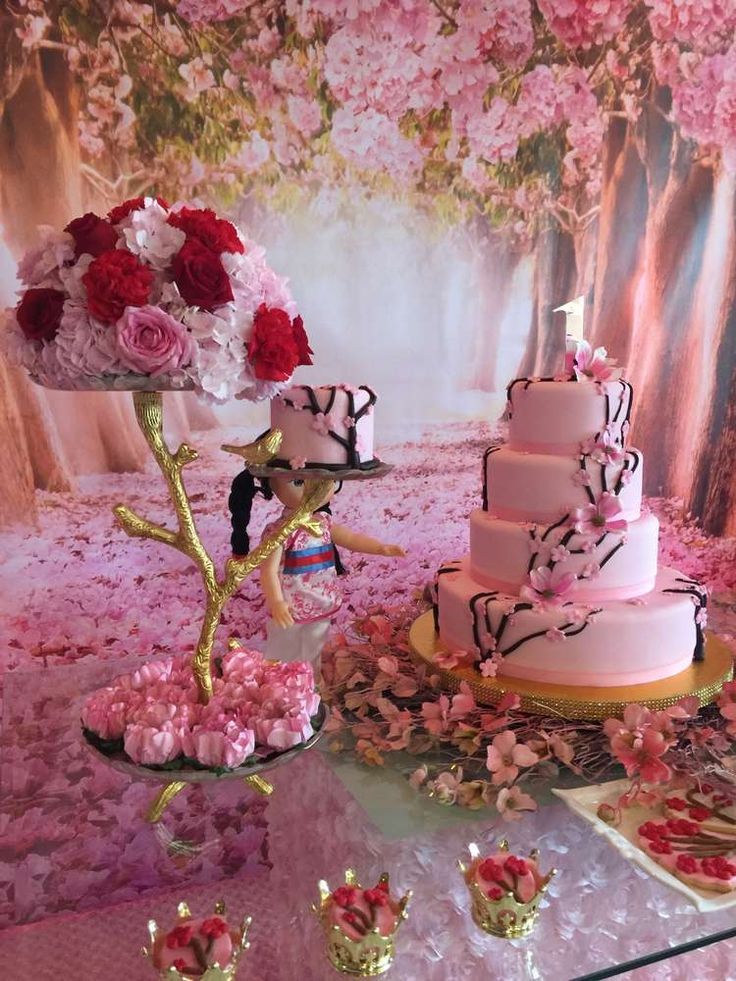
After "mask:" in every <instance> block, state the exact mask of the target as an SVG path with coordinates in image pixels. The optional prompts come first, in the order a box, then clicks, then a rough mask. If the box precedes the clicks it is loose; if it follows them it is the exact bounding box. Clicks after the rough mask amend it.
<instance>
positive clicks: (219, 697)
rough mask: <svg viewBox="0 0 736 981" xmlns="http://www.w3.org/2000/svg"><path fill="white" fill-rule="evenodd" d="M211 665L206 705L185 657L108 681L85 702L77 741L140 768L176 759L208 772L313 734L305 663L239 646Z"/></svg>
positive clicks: (312, 699)
mask: <svg viewBox="0 0 736 981" xmlns="http://www.w3.org/2000/svg"><path fill="white" fill-rule="evenodd" d="M217 664H218V666H219V670H218V671H217V672H216V673H215V676H214V677H213V695H212V698H211V700H210V701H209V703H208V704H207V705H202V704H201V703H200V702H199V700H198V691H197V686H196V684H195V681H194V677H193V675H192V670H191V658H190V656H189V655H180V656H177V657H169V658H164V659H163V660H161V661H156V662H153V663H150V664H145V665H143V667H141V668H140V669H139V670H137V671H134V672H133V673H131V674H126V675H122V676H121V677H119V678H116V679H115V681H114V682H113V683H112V684H111V685H110V686H108V687H107V688H102V689H99V690H98V691H96V692H94V693H93V694H92V695H90V697H89V698H88V699H87V701H86V702H85V704H84V707H83V709H82V726H83V728H84V730H85V735H86V736H87V738H88V739H89V741H90V742H91V743H92V744H93V745H95V746H97V748H99V749H101V750H102V751H103V752H105V753H107V754H108V755H111V754H116V753H119V752H122V753H124V755H125V756H126V757H127V758H128V759H129V760H130V761H132V762H133V763H136V764H139V765H142V766H162V765H164V764H169V763H171V762H172V761H175V760H178V759H181V761H182V765H183V766H187V767H194V768H198V767H199V768H208V769H209V768H215V769H234V768H236V767H240V766H243V765H244V764H245V763H246V762H247V761H248V760H249V758H250V757H252V756H254V755H256V756H261V757H262V756H265V755H270V754H271V753H273V752H282V751H285V750H288V749H292V748H293V747H295V746H298V745H300V744H301V743H304V742H306V740H308V739H309V738H310V737H311V736H312V735H313V733H314V729H313V725H312V722H313V720H314V717H315V715H317V713H318V711H319V708H320V697H319V695H318V694H317V692H316V690H315V685H314V674H313V671H312V667H311V665H310V664H307V663H305V662H295V663H290V664H287V663H282V662H269V661H266V660H265V659H264V657H263V655H262V654H261V653H260V652H259V651H251V650H246V649H245V648H242V647H236V648H234V649H232V650H230V651H228V653H227V654H225V656H224V657H223V658H222V659H221V660H220V661H218V662H217Z"/></svg>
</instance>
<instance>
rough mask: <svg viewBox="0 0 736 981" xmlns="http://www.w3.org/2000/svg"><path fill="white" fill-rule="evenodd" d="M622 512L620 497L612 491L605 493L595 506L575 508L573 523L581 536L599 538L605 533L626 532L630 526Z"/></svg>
mask: <svg viewBox="0 0 736 981" xmlns="http://www.w3.org/2000/svg"><path fill="white" fill-rule="evenodd" d="M622 512H623V508H622V507H621V502H620V501H619V499H618V497H616V495H615V494H612V493H611V492H610V491H604V492H603V493H602V494H601V496H600V497H599V498H598V500H597V501H596V502H595V504H586V505H585V507H582V508H575V510H574V511H573V513H572V515H571V523H572V525H573V527H574V528H575V531H577V532H579V533H580V534H581V535H591V536H593V535H594V536H596V537H597V536H599V535H601V534H603V532H604V531H626V530H627V529H628V527H629V524H628V522H627V521H626V519H625V518H622V517H621V514H622Z"/></svg>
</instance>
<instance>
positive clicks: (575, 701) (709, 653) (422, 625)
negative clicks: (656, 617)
mask: <svg viewBox="0 0 736 981" xmlns="http://www.w3.org/2000/svg"><path fill="white" fill-rule="evenodd" d="M409 643H410V644H411V649H412V652H413V656H414V658H415V660H416V661H417V662H418V663H420V664H424V665H425V666H429V667H431V669H432V673H433V674H437V675H439V677H440V683H441V684H442V686H443V687H444V688H446V689H447V690H448V691H452V692H456V691H458V690H459V689H460V685H461V684H462V682H467V684H468V686H469V687H470V690H471V691H472V692H473V695H474V696H475V699H476V701H477V702H480V703H481V704H482V705H495V704H496V703H497V702H499V701H500V700H501V698H503V696H504V695H506V694H514V695H518V696H519V699H520V701H521V709H522V710H523V711H524V712H528V713H529V714H530V715H545V716H557V717H561V718H565V719H573V720H599V719H608V718H611V717H615V716H620V715H621V713H622V712H623V710H624V708H625V707H626V706H627V705H631V704H632V703H633V704H636V705H644V706H646V707H647V708H650V709H654V710H661V709H666V708H669V707H670V706H671V705H676V704H677V702H679V701H680V700H681V699H682V698H685V697H686V696H688V695H697V697H698V698H699V699H700V704H701V706H702V705H707V704H708V703H709V702H712V701H714V699H715V698H716V697H717V696H718V693H719V692H720V690H721V688H722V687H723V685H724V683H725V682H727V681H730V680H731V678H732V677H733V657H732V655H731V651H730V649H729V648H728V647H727V646H726V644H724V643H723V641H722V640H720V639H719V638H718V637H717V636H716V635H715V634H712V633H707V634H706V643H705V659H704V660H703V661H698V662H695V661H694V662H693V663H692V664H691V665H690V667H689V668H687V669H686V670H685V671H681V672H680V673H679V674H676V675H672V676H671V677H670V678H665V679H663V680H662V681H654V682H651V683H649V684H646V685H627V686H625V687H620V688H617V687H611V688H589V687H584V686H582V685H580V686H578V685H549V684H541V683H540V682H533V681H522V680H521V679H517V678H483V677H482V676H481V675H479V674H478V672H477V671H474V670H473V669H472V668H452V669H450V670H447V669H445V668H440V667H439V666H437V665H435V663H434V658H435V655H436V654H437V653H438V652H439V651H442V650H444V648H443V646H442V644H441V642H440V640H439V637H438V635H437V634H436V633H435V629H434V616H433V614H432V611H431V610H430V611H428V612H427V613H423V614H422V615H421V616H420V617H418V618H417V619H416V620H415V621H414V623H413V624H412V626H411V630H410V631H409Z"/></svg>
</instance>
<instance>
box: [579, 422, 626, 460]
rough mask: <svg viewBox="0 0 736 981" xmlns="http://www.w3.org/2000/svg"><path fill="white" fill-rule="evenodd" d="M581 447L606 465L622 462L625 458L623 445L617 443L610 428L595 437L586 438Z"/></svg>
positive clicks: (585, 452)
mask: <svg viewBox="0 0 736 981" xmlns="http://www.w3.org/2000/svg"><path fill="white" fill-rule="evenodd" d="M581 449H582V452H583V453H584V454H587V455H589V456H591V457H592V458H593V459H594V460H595V461H596V463H602V464H604V466H610V465H611V464H614V463H620V462H621V460H623V458H624V451H623V449H622V447H621V446H619V445H618V443H616V441H615V440H614V438H613V434H612V433H611V431H610V429H608V428H606V429H604V430H603V431H602V432H600V433H598V436H597V437H596V438H595V439H588V440H586V441H585V442H584V443H583V445H582V447H581Z"/></svg>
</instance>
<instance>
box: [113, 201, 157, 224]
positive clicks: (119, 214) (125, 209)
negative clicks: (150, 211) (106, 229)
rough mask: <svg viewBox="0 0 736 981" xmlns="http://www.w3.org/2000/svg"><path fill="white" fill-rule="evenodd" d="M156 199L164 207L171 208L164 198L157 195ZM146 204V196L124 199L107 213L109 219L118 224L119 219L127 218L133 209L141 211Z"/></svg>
mask: <svg viewBox="0 0 736 981" xmlns="http://www.w3.org/2000/svg"><path fill="white" fill-rule="evenodd" d="M156 200H157V201H158V203H159V204H160V205H161V207H162V208H166V210H167V211H168V210H169V202H168V201H165V200H164V199H163V198H159V197H157V198H156ZM145 205H146V199H145V198H144V197H138V198H128V200H127V201H123V203H122V204H119V205H118V206H117V208H113V209H112V211H109V212H108V213H107V220H108V221H109V222H111V223H112V224H113V225H117V223H118V222H119V221H122V220H123V218H127V217H128V215H129V214H130V212H131V211H140V210H141V208H144V207H145Z"/></svg>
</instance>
